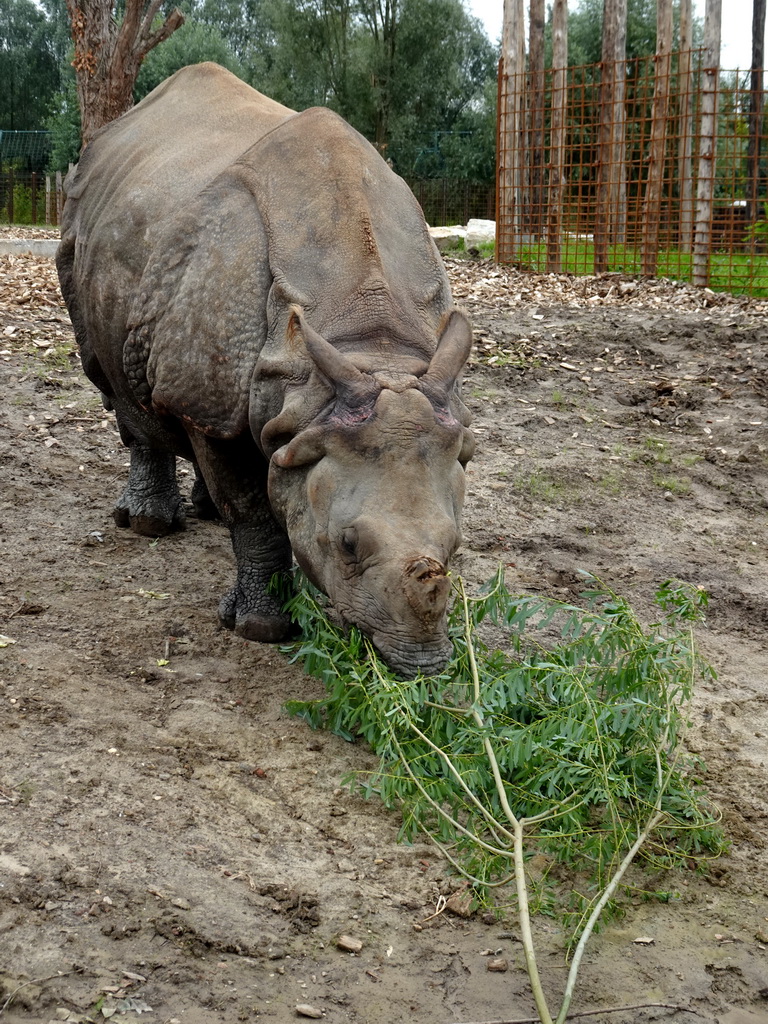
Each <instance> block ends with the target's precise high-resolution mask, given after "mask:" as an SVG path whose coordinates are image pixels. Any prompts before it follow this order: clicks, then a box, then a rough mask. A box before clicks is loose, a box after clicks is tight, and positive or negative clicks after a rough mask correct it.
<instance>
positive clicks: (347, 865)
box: [336, 857, 355, 875]
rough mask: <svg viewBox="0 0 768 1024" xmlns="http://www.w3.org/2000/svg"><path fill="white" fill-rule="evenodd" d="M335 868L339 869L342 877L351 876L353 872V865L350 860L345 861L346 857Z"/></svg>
mask: <svg viewBox="0 0 768 1024" xmlns="http://www.w3.org/2000/svg"><path fill="white" fill-rule="evenodd" d="M336 867H337V868H338V869H339V871H340V872H341V873H342V875H349V874H352V873H353V872H354V870H355V865H354V864H353V863H352V861H351V860H347V858H346V857H345V858H344V859H343V860H340V861H339V863H338V864H337V865H336Z"/></svg>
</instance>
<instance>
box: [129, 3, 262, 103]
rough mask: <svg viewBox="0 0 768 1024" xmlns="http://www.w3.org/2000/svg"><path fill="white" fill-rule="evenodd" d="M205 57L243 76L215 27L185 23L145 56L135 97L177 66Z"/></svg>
mask: <svg viewBox="0 0 768 1024" xmlns="http://www.w3.org/2000/svg"><path fill="white" fill-rule="evenodd" d="M208 60H211V61H215V62H216V63H217V64H221V65H222V67H225V68H228V69H229V70H230V71H232V72H233V73H234V74H236V75H238V76H239V77H240V78H244V77H245V74H244V69H243V67H242V66H241V64H240V62H239V61H238V59H237V57H236V56H235V54H234V53H233V51H232V47H231V46H230V44H229V42H228V41H227V39H225V38H224V36H223V35H222V34H221V32H220V30H219V29H218V28H216V27H214V26H212V25H206V24H204V23H202V22H199V21H188V22H186V23H185V24H184V25H182V26H181V28H179V29H177V30H176V31H175V32H174V33H173V35H172V36H171V37H170V39H167V40H166V41H165V42H164V43H163V45H162V46H159V47H157V48H156V49H154V50H151V51H150V52H149V53H148V54H147V56H146V57H145V58H144V63H143V64H142V65H141V70H140V71H139V75H138V78H137V79H136V86H135V88H134V100H135V101H136V102H138V101H139V100H140V99H143V97H144V96H146V95H147V93H148V92H151V91H152V90H153V89H154V88H155V87H156V86H158V85H159V84H160V83H161V82H163V81H164V80H165V79H166V78H168V77H170V75H172V74H174V73H175V72H176V71H178V70H179V68H183V67H186V65H187V64H200V63H202V62H203V61H208Z"/></svg>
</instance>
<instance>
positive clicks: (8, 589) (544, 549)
mask: <svg viewBox="0 0 768 1024" xmlns="http://www.w3.org/2000/svg"><path fill="white" fill-rule="evenodd" d="M449 267H450V272H451V274H452V278H453V280H454V285H455V294H456V297H457V299H458V300H459V301H460V302H462V303H464V304H465V305H466V306H467V308H468V309H469V311H470V313H471V314H472V316H473V319H474V322H475V325H476V328H477V335H478V342H477V355H476V357H475V359H474V361H473V363H472V365H471V367H470V370H469V372H468V374H467V377H466V389H465V390H466V395H467V398H468V403H469V405H470V406H471V408H472V410H473V412H474V415H475V429H476V431H477V436H478V442H479V443H478V453H477V457H476V459H475V460H474V461H473V462H472V463H471V464H470V468H469V489H468V498H467V504H466V513H465V543H464V549H463V553H462V554H461V555H460V556H459V558H458V563H457V568H458V570H459V571H460V572H461V573H463V574H464V576H465V578H467V579H468V580H469V581H470V582H473V583H474V582H480V581H482V580H484V579H487V578H488V577H489V576H490V575H491V574H492V573H493V571H494V570H495V569H496V567H497V565H498V563H499V561H500V560H501V561H503V562H504V563H505V564H506V565H507V567H508V579H509V581H510V583H511V584H512V585H513V586H514V587H516V588H518V589H521V590H526V591H538V592H545V593H548V594H553V595H556V596H568V597H569V598H570V597H572V596H575V595H576V594H577V593H578V586H579V585H578V575H577V571H578V570H579V569H587V570H591V571H593V572H595V573H596V574H597V575H599V576H601V577H602V578H603V579H604V580H606V581H607V582H608V583H609V584H611V585H612V586H613V587H614V588H615V589H617V590H618V591H619V592H621V593H622V594H625V595H627V596H628V597H629V598H630V599H631V600H632V602H633V603H634V604H635V606H636V607H638V608H639V609H640V610H641V611H644V612H645V613H650V607H651V600H652V596H653V593H654V591H655V589H656V587H657V586H658V585H659V584H660V583H661V582H662V581H663V580H665V579H667V578H668V577H670V576H679V577H681V578H683V579H686V580H689V581H690V582H692V583H695V584H699V585H701V586H704V587H705V588H706V589H707V590H708V591H709V592H710V595H711V603H710V609H709V616H708V623H707V628H706V629H702V630H701V631H700V636H699V642H700V646H701V649H702V651H703V653H704V654H705V656H706V657H707V658H708V659H709V660H710V661H711V662H712V663H713V664H714V666H715V668H716V669H717V671H718V673H719V678H718V680H717V681H716V682H715V683H713V684H707V685H706V686H702V687H700V688H699V690H698V692H697V695H696V700H695V707H694V711H693V717H694V723H695V724H694V728H693V729H692V731H691V733H690V736H689V739H688V743H689V745H690V747H691V748H692V749H694V750H696V751H697V752H700V753H701V755H702V756H703V757H704V758H705V760H706V764H707V766H708V769H707V773H706V781H707V785H708V787H709V788H710V791H711V793H712V795H713V796H714V798H715V800H716V801H717V802H718V803H719V805H720V806H721V808H722V812H723V817H724V824H725V828H726V831H727V833H728V835H729V837H730V839H731V842H732V847H731V850H730V852H729V853H728V854H726V855H725V856H724V857H722V858H721V860H720V861H718V862H717V863H715V864H713V865H711V866H710V867H709V869H708V871H707V872H706V873H705V874H696V873H693V872H690V873H682V874H678V875H674V876H670V877H665V878H664V879H663V880H658V886H659V887H663V888H665V889H668V890H669V891H670V892H671V893H672V897H671V898H670V900H669V901H668V902H666V903H659V902H656V901H653V900H647V899H644V898H643V897H642V895H641V894H638V895H636V896H635V897H629V898H628V899H627V901H626V903H625V909H626V913H625V915H624V917H623V918H620V919H618V920H614V921H613V922H611V923H610V924H609V925H607V926H606V927H605V929H604V930H603V931H602V932H601V933H600V934H599V935H598V936H596V937H595V938H594V940H593V941H592V943H591V946H590V947H589V952H588V955H587V957H586V962H585V964H584V966H583V968H582V977H581V981H580V983H579V986H578V988H577V993H576V997H575V1000H574V1003H573V1007H572V1009H573V1011H584V1010H596V1009H602V1010H604V1009H606V1008H609V1007H616V1006H620V1005H624V1004H629V1005H633V1004H639V1003H664V1004H669V1006H670V1007H672V1008H659V1007H654V1008H649V1007H646V1008H643V1009H630V1010H623V1011H620V1012H616V1013H613V1014H612V1015H611V1016H610V1017H607V1018H601V1019H607V1020H610V1021H611V1022H620V1024H630V1022H645V1021H652V1020H665V1019H666V1020H673V1021H675V1022H679V1024H694V1022H700V1024H706V1022H715V1021H719V1022H722V1024H750V1022H753V1024H766V1022H768V850H766V834H767V833H768V779H767V776H766V761H767V760H768V645H766V628H767V627H768V548H767V546H766V540H767V539H768V538H767V534H768V529H767V527H768V409H767V408H766V398H767V396H768V349H767V348H766V341H767V340H768V308H767V307H766V306H765V305H759V304H757V303H754V302H747V301H741V300H734V299H730V298H719V297H717V296H712V295H708V294H707V293H701V292H694V291H692V290H691V289H684V288H678V287H676V286H671V285H669V284H666V283H660V284H657V283H646V284H638V285H635V284H633V283H632V282H630V281H627V280H622V279H620V278H607V279H603V280H599V281H595V280H588V281H583V280H582V281H571V280H569V279H565V278H562V279H553V278H549V279H547V278H536V277H530V276H526V277H523V276H521V275H519V274H517V273H514V272H511V271H510V272H507V271H500V270H497V269H496V268H495V267H493V265H492V264H489V263H483V262H478V261H476V262H466V263H465V262H461V263H458V262H456V263H450V264H449ZM0 372H1V375H2V377H1V379H2V393H3V401H2V405H1V406H0V487H1V490H0V634H3V636H4V637H5V638H6V639H3V640H0V644H3V645H4V646H2V647H0V730H1V732H0V737H1V738H0V1018H4V1020H5V1021H7V1022H9V1024H10V1022H22V1021H24V1022H27V1021H48V1020H67V1019H69V1020H72V1021H79V1020H82V1019H83V1018H84V1017H86V1016H87V1017H89V1018H90V1019H92V1020H99V1019H104V1018H106V1017H109V1016H110V1015H112V1014H113V1013H116V1018H115V1019H118V1020H125V1021H130V1020H142V1021H143V1020H148V1021H150V1022H151V1021H158V1022H160V1021H162V1022H168V1024H170V1022H181V1024H208V1022H224V1024H230V1022H234V1021H241V1020H249V1019H252V1018H256V1017H259V1018H263V1019H265V1020H272V1021H277V1022H283V1021H288V1020H293V1019H297V1010H296V1007H297V1006H298V1005H301V1004H307V1005H308V1006H310V1007H313V1008H315V1009H316V1011H317V1013H318V1014H319V1013H322V1014H323V1015H324V1017H325V1019H327V1020H328V1021H329V1022H339V1024H341V1022H366V1024H395V1022H401V1021H415V1022H418V1024H438V1022H439V1024H450V1022H460V1021H488V1020H493V1021H498V1020H505V1021H506V1020H512V1019H517V1018H526V1017H530V1016H532V1015H533V1012H534V1006H533V1001H532V999H531V997H530V994H529V990H528V985H527V981H526V976H525V973H524V971H523V967H522V952H521V946H520V943H519V941H518V939H517V927H516V924H515V922H514V919H513V918H510V919H509V920H507V921H502V922H499V921H497V920H495V919H494V918H493V917H492V916H491V917H489V916H488V915H487V914H485V915H483V914H476V915H474V916H472V917H470V918H468V919H467V918H462V917H458V916H455V915H452V914H451V913H450V912H448V911H444V912H442V913H439V914H437V915H436V916H433V915H435V914H436V911H437V910H438V909H439V904H438V899H439V897H440V896H441V895H447V894H450V893H452V892H454V891H455V890H457V889H459V888H460V884H459V881H458V879H457V878H455V877H454V876H452V874H451V873H450V871H449V870H448V869H447V866H446V865H445V864H444V863H443V862H442V861H441V859H440V857H439V855H438V854H437V852H436V851H435V850H434V849H433V848H432V847H430V846H428V845H426V844H425V845H423V846H416V847H408V846H403V845H399V844H398V843H397V840H396V837H397V831H398V820H397V816H396V815H395V814H392V813H389V812H387V811H385V810H383V809H382V807H381V806H378V805H377V804H376V803H366V802H364V801H363V800H362V799H361V798H359V797H358V796H356V795H354V794H353V793H350V792H349V790H347V789H344V788H342V787H341V784H340V780H341V779H342V777H343V776H344V775H345V773H347V772H349V771H350V770H353V769H362V770H364V769H365V768H366V767H368V766H370V765H371V763H372V761H371V755H370V753H369V752H368V751H367V750H366V748H365V745H364V744H354V745H350V744H347V743H345V742H344V741H343V740H341V739H338V738H336V737H334V736H332V735H327V734H319V733H313V732H311V731H310V730H309V728H308V727H307V726H306V725H305V724H303V723H302V722H301V721H298V720H295V719H292V718H290V717H288V715H287V714H286V713H285V712H284V711H283V709H282V705H283V703H284V701H286V700H287V699H290V698H310V697H312V696H313V695H319V693H320V685H319V683H318V682H317V681H316V680H314V679H312V678H309V677H307V676H305V675H303V674H302V672H301V670H300V669H298V668H296V667H293V666H291V665H290V664H289V663H288V661H287V659H286V658H285V657H284V656H283V655H282V654H281V653H280V652H279V651H278V650H277V649H275V648H272V647H268V646H261V645H259V644H251V643H248V642H246V641H243V640H241V639H239V638H238V637H235V636H233V635H232V634H230V633H228V632H227V631H225V630H222V629H220V628H219V627H218V625H217V620H216V605H217V601H218V598H219V596H220V594H221V593H222V592H223V591H224V589H225V588H227V587H228V586H229V582H230V577H231V574H232V570H233V562H232V556H231V552H230V548H229V542H228V538H227V535H226V534H225V531H224V530H223V529H222V527H221V526H219V525H216V524H214V523H209V522H198V521H196V520H194V519H190V520H189V523H188V528H187V530H186V532H185V533H183V534H178V535H175V536H172V537H168V538H163V539H162V540H159V541H148V540H147V539H146V538H140V537H137V536H134V535H133V534H131V533H129V532H126V531H124V530H119V529H117V528H116V527H115V525H114V523H113V519H112V505H113V503H114V501H115V499H116V497H117V495H118V493H119V491H120V489H121V486H122V480H123V478H124V476H125V472H126V470H125V466H126V463H127V459H126V452H125V451H124V450H123V449H122V448H121V447H120V444H119V439H118V437H117V434H116V432H115V429H114V423H113V420H112V419H111V417H110V416H109V415H107V414H105V413H104V412H103V410H102V408H101V405H100V403H99V400H98V397H97V396H96V395H95V393H94V391H93V390H92V388H91V387H90V385H89V384H88V383H87V381H85V379H84V378H83V376H82V374H81V371H80V367H79V363H78V360H77V358H76V356H75V355H74V353H73V352H72V347H71V330H70V327H69V322H68V319H67V316H66V312H65V310H64V308H63V306H62V305H61V304H60V300H59V299H58V296H57V293H56V285H55V277H54V271H53V265H52V261H50V260H45V259H40V258H32V257H21V256H5V257H0ZM180 472H181V474H182V479H186V480H187V481H188V482H190V483H191V480H190V474H189V473H188V472H187V470H186V469H185V468H183V467H182V468H181V469H180ZM11 641H12V642H11ZM535 927H536V934H537V941H538V944H539V948H540V951H541V969H542V973H543V978H544V985H545V988H546V990H547V992H548V993H549V994H550V995H551V996H552V997H553V1003H555V1002H556V1000H555V998H554V997H555V995H556V993H558V992H559V991H561V989H562V985H563V982H564V978H565V974H566V971H565V969H564V963H565V961H564V954H563V944H562V934H561V931H560V926H559V923H558V921H557V920H553V919H549V918H539V919H538V920H537V921H536V925H535ZM340 935H347V936H351V937H352V938H354V939H358V940H360V941H361V942H362V949H361V950H360V952H358V953H351V952H348V951H345V950H342V949H340V948H339V947H338V945H337V940H338V937H339V936H340ZM641 937H642V938H646V939H652V940H653V941H652V942H644V943H637V942H635V940H636V939H638V938H641ZM490 953H492V954H493V955H494V956H499V957H502V958H505V959H507V960H508V962H509V970H508V971H506V972H490V971H488V969H487V967H488V964H489V961H490V959H491V957H490V955H489V954H490ZM675 1007H676V1008H675Z"/></svg>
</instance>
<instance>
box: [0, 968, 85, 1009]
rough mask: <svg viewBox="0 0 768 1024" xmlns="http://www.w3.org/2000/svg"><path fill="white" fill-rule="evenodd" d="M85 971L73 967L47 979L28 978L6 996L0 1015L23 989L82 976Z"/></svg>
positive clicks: (50, 975) (0, 1007)
mask: <svg viewBox="0 0 768 1024" xmlns="http://www.w3.org/2000/svg"><path fill="white" fill-rule="evenodd" d="M84 970H85V968H84V967H73V968H72V970H71V971H59V972H58V973H57V974H49V975H48V977H47V978H30V979H29V981H25V982H24V983H23V984H21V985H19V987H18V988H16V989H14V990H13V992H11V994H10V995H9V996H8V998H7V999H6V1000H5V1002H4V1003H3V1005H2V1006H0V1013H5V1011H6V1010H7V1009H8V1007H9V1006H10V1005H11V1003H12V1002H13V1000H14V999H15V998H16V996H17V995H18V994H19V992H21V990H22V989H23V988H28V987H29V986H30V985H42V984H44V983H45V982H46V981H55V980H56V979H57V978H66V977H68V976H69V975H70V974H82V973H83V971H84Z"/></svg>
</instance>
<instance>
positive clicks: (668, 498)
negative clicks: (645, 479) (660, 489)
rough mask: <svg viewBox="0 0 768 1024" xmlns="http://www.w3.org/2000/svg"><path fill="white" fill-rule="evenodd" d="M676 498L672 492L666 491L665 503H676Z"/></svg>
mask: <svg viewBox="0 0 768 1024" xmlns="http://www.w3.org/2000/svg"><path fill="white" fill-rule="evenodd" d="M674 500H675V496H674V494H673V493H672V491H664V501H674Z"/></svg>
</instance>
